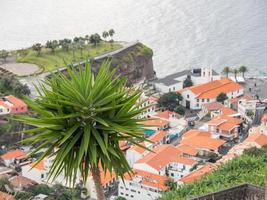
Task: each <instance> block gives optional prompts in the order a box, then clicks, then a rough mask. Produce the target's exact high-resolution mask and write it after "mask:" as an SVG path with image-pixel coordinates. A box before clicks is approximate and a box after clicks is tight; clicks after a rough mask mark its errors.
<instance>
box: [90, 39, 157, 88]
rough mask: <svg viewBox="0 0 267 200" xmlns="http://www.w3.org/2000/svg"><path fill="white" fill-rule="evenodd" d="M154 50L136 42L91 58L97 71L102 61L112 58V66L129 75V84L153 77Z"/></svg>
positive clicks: (120, 72) (93, 67)
mask: <svg viewBox="0 0 267 200" xmlns="http://www.w3.org/2000/svg"><path fill="white" fill-rule="evenodd" d="M152 56H153V51H152V49H150V48H148V47H147V46H145V45H144V44H142V43H140V42H136V43H134V44H131V45H128V46H126V47H124V48H122V49H119V50H116V51H114V52H111V53H108V54H105V55H103V56H98V57H95V58H93V59H91V64H92V69H93V71H94V72H97V71H98V69H99V67H100V66H101V63H102V62H103V61H105V60H107V59H111V67H117V69H118V73H119V74H121V75H123V76H127V77H128V84H133V83H136V82H139V81H141V80H144V79H147V80H150V79H153V78H154V76H155V74H154V68H153V60H152Z"/></svg>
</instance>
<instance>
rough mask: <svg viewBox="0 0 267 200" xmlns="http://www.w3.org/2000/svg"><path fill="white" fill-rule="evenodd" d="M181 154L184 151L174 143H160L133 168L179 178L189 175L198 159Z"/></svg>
mask: <svg viewBox="0 0 267 200" xmlns="http://www.w3.org/2000/svg"><path fill="white" fill-rule="evenodd" d="M181 155H182V152H180V151H179V150H178V149H177V148H176V147H174V146H173V145H168V144H164V145H160V146H157V147H156V148H155V149H153V152H150V153H148V154H147V155H145V156H144V157H143V158H141V159H139V160H138V161H137V162H135V163H134V165H133V168H134V169H138V170H143V171H147V172H149V173H153V174H158V175H162V176H164V175H168V176H170V177H171V178H173V179H178V178H181V177H183V176H185V175H187V174H188V173H189V172H190V170H191V169H192V168H193V167H194V166H195V165H196V164H197V161H196V160H193V159H190V158H185V157H182V156H181Z"/></svg>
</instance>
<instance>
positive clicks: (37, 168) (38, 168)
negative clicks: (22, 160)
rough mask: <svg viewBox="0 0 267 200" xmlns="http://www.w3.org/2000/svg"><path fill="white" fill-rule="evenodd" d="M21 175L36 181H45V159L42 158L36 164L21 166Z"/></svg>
mask: <svg viewBox="0 0 267 200" xmlns="http://www.w3.org/2000/svg"><path fill="white" fill-rule="evenodd" d="M21 174H22V176H24V177H26V178H29V179H31V180H33V181H35V182H36V183H39V184H40V183H45V181H46V180H47V170H46V169H45V161H44V160H42V161H41V162H39V163H38V164H37V165H35V163H31V164H29V165H25V166H22V168H21Z"/></svg>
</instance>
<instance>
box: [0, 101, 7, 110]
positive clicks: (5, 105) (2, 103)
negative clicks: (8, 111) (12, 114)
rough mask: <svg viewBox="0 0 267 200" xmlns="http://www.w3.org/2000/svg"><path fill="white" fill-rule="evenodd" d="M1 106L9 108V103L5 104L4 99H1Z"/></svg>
mask: <svg viewBox="0 0 267 200" xmlns="http://www.w3.org/2000/svg"><path fill="white" fill-rule="evenodd" d="M0 106H3V107H5V108H9V106H8V105H7V104H5V102H4V101H1V100H0Z"/></svg>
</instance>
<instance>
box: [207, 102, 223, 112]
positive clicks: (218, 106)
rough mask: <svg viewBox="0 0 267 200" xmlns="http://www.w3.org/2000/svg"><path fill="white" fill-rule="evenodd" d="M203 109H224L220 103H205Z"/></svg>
mask: <svg viewBox="0 0 267 200" xmlns="http://www.w3.org/2000/svg"><path fill="white" fill-rule="evenodd" d="M202 107H204V108H206V109H207V110H209V111H211V110H219V109H221V108H222V107H223V104H221V103H219V102H212V103H205V104H203V105H202Z"/></svg>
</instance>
